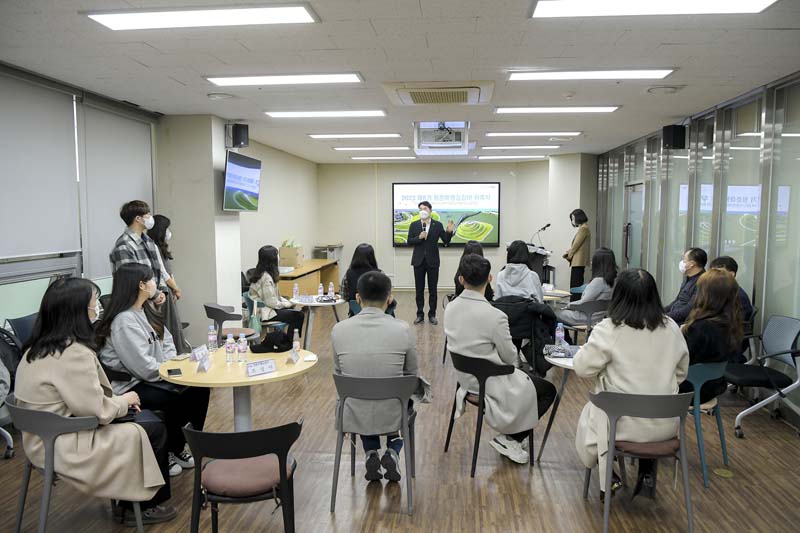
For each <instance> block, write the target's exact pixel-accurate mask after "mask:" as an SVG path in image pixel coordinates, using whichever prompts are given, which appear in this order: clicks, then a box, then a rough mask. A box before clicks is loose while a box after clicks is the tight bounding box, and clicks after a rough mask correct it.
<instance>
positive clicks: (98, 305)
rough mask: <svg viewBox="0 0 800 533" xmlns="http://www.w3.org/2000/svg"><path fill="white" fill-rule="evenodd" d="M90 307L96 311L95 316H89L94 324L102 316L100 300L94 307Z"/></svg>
mask: <svg viewBox="0 0 800 533" xmlns="http://www.w3.org/2000/svg"><path fill="white" fill-rule="evenodd" d="M89 309H91V310H92V311H94V318H91V317H90V318H89V321H90V322H91V323H92V324H94V323H95V322H97V320H98V319H99V318H100V311H101V309H100V302H99V301H96V302H95V303H94V307H90V308H89Z"/></svg>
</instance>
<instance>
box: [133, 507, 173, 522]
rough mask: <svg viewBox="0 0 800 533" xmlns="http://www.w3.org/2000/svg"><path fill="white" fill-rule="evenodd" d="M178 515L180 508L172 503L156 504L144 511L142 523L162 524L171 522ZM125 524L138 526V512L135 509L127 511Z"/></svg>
mask: <svg viewBox="0 0 800 533" xmlns="http://www.w3.org/2000/svg"><path fill="white" fill-rule="evenodd" d="M177 515H178V510H177V509H175V508H174V507H173V506H171V505H156V506H155V507H151V508H150V509H146V510H144V511H142V524H143V525H148V524H160V523H161V522H169V521H170V520H172V519H173V518H175V517H176V516H177ZM125 525H126V526H128V527H136V514H134V512H133V510H129V511H126V512H125Z"/></svg>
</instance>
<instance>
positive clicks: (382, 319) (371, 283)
mask: <svg viewBox="0 0 800 533" xmlns="http://www.w3.org/2000/svg"><path fill="white" fill-rule="evenodd" d="M356 300H357V301H358V304H359V305H360V306H361V312H360V313H359V314H357V315H355V316H353V317H352V318H349V319H347V320H344V321H342V322H339V323H338V324H336V325H335V326H334V328H333V331H332V333H331V337H332V340H333V368H334V371H335V372H336V373H338V374H342V375H346V376H356V377H370V378H386V377H399V376H408V375H414V376H416V375H418V374H419V369H418V367H417V351H416V340H415V338H414V334H413V333H412V331H411V328H409V326H408V323H407V322H404V321H402V320H398V319H396V318H394V317H393V316H391V315H387V314H386V308H387V307H388V306H389V303H390V302H392V282H391V280H390V279H389V277H388V276H387V275H386V274H384V273H383V272H380V271H377V270H376V271H371V272H367V273H365V274H363V275H362V276H361V277H360V278H358V289H357V294H356ZM337 407H338V406H337ZM343 415H344V424H343V426H344V428H345V431H347V432H351V431H352V432H353V433H358V434H359V435H361V443H362V444H363V445H364V452H365V453H366V469H367V473H366V475H365V476H364V477H365V478H366V479H367V480H368V481H377V480H379V479H381V478H382V477H385V478H386V479H388V480H389V481H400V457H399V453H400V450H401V449H402V448H403V439H402V438H400V436H399V435H398V434H397V431H396V430H397V428H398V427H400V425H401V420H402V412H401V411H400V410H399V409H398V406H397V401H396V400H378V401H374V400H357V399H352V398H351V399H349V400H348V401H347V403H346V404H345V406H344V413H343ZM380 435H387V436H386V451H385V452H384V454H383V457H382V458H381V457H379V456H378V451H379V450H380V447H381V443H380ZM381 467H383V470H384V473H383V474H381Z"/></svg>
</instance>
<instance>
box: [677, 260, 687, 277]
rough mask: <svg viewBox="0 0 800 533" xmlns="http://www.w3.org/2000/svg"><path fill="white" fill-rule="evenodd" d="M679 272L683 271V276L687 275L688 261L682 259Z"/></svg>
mask: <svg viewBox="0 0 800 533" xmlns="http://www.w3.org/2000/svg"><path fill="white" fill-rule="evenodd" d="M678 270H680V271H681V274H686V261H684V260H683V259H681V262H680V263H678Z"/></svg>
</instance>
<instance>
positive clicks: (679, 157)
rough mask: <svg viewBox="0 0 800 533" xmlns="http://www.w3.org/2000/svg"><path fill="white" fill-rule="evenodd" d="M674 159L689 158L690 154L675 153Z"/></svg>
mask: <svg viewBox="0 0 800 533" xmlns="http://www.w3.org/2000/svg"><path fill="white" fill-rule="evenodd" d="M672 159H689V156H688V155H673V156H672Z"/></svg>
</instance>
